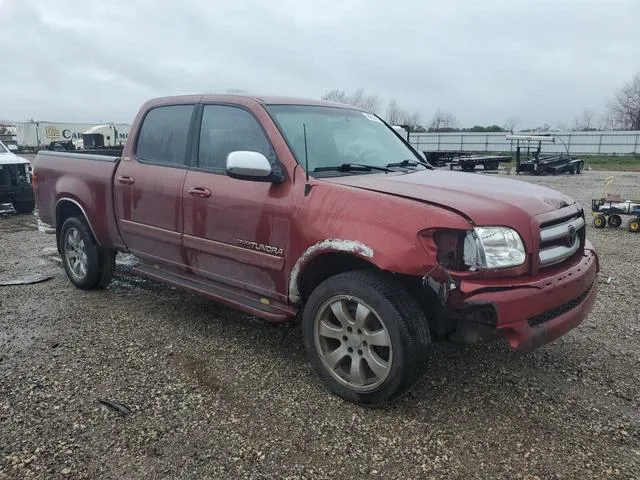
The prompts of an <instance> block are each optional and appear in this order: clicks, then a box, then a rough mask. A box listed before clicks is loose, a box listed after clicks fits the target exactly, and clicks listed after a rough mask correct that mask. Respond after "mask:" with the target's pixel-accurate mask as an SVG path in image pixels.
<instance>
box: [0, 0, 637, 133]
mask: <svg viewBox="0 0 640 480" xmlns="http://www.w3.org/2000/svg"><path fill="white" fill-rule="evenodd" d="M639 19H640V0H573V1H570V0H536V1H533V0H503V1H499V0H477V1H475V0H449V1H444V0H442V1H438V2H434V1H428V0H415V1H414V0H405V1H389V0H383V1H378V0H323V1H322V2H321V1H319V0H316V1H313V2H312V1H305V0H245V1H242V0H209V1H207V0H179V1H176V0H172V1H167V0H157V1H156V0H130V1H128V2H127V1H124V0H107V1H99V0H77V1H75V0H66V1H65V0H0V51H1V52H2V65H1V66H0V118H5V119H12V120H16V121H22V120H26V119H28V118H34V119H37V120H51V121H76V122H99V121H115V122H118V121H123V122H130V121H131V120H132V119H133V116H134V115H135V113H136V111H137V109H138V107H139V106H140V104H141V103H142V102H143V101H144V100H146V99H148V98H149V97H154V96H163V95H171V94H182V93H202V92H208V91H219V92H225V91H226V90H227V89H231V88H233V89H244V90H248V91H249V92H251V93H269V94H283V95H295V96H305V97H314V98H319V97H321V96H322V94H323V93H325V92H326V91H328V90H331V89H334V88H342V89H345V90H348V91H350V90H355V89H356V88H358V87H364V88H365V90H366V91H367V92H368V93H375V94H378V95H379V96H380V98H381V99H382V100H383V101H386V100H388V99H390V98H395V99H396V100H397V101H398V103H399V104H400V105H401V106H403V107H405V108H407V109H410V110H417V111H418V112H420V114H421V115H422V122H423V123H424V124H428V123H429V120H430V118H431V116H432V115H433V112H434V110H435V109H436V108H437V107H440V108H441V109H445V110H448V111H451V112H452V113H454V114H455V115H456V117H457V118H458V119H459V122H460V124H461V126H473V125H475V124H481V125H484V124H493V123H497V124H500V125H501V124H504V122H505V120H506V119H507V118H508V117H516V118H517V119H518V120H519V123H518V127H519V128H526V127H535V126H538V125H541V124H543V123H549V124H551V125H556V124H557V123H558V122H566V123H571V122H572V121H573V118H574V117H575V116H576V115H578V114H579V113H580V112H581V111H582V110H583V109H584V108H585V107H589V108H593V109H595V110H597V111H598V112H599V113H600V112H602V111H603V110H604V106H605V101H606V99H607V98H610V97H611V96H612V95H613V94H614V92H615V90H616V89H617V88H618V87H619V86H621V85H622V84H624V83H625V82H626V81H628V80H630V79H631V77H632V76H633V74H634V73H636V72H640V27H639V24H638V20H639Z"/></svg>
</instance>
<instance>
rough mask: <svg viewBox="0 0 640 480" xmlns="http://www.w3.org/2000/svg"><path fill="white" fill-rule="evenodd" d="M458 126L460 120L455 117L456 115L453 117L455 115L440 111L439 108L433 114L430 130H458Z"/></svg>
mask: <svg viewBox="0 0 640 480" xmlns="http://www.w3.org/2000/svg"><path fill="white" fill-rule="evenodd" d="M457 126H458V119H457V118H456V117H455V115H453V113H450V112H447V111H445V110H440V109H439V108H438V109H437V110H436V113H434V114H433V118H432V119H431V125H429V129H430V130H432V131H434V132H439V131H441V130H449V129H452V128H456V127H457Z"/></svg>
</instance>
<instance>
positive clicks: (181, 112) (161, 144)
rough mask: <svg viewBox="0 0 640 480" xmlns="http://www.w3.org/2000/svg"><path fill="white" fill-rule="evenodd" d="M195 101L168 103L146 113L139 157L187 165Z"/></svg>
mask: <svg viewBox="0 0 640 480" xmlns="http://www.w3.org/2000/svg"><path fill="white" fill-rule="evenodd" d="M193 108H194V106H193V105H168V106H166V107H156V108H154V109H152V110H150V111H149V112H148V113H147V115H146V116H145V117H144V120H143V122H142V127H141V128H140V133H139V135H138V143H137V144H136V157H138V158H139V159H140V160H142V161H145V162H151V163H162V164H166V165H184V164H185V158H186V152H187V137H188V135H189V126H190V124H191V115H192V113H193Z"/></svg>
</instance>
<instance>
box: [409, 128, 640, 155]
mask: <svg viewBox="0 0 640 480" xmlns="http://www.w3.org/2000/svg"><path fill="white" fill-rule="evenodd" d="M523 134H524V133H523ZM507 135H509V134H508V133H504V132H497V133H496V132H492V133H476V132H457V133H411V134H410V135H409V142H411V144H412V145H413V146H414V147H416V148H417V149H418V150H422V151H426V152H514V151H515V149H516V143H515V141H511V140H507V139H506V137H507ZM526 135H546V134H545V133H526ZM551 135H553V136H555V143H545V144H543V145H542V152H543V153H567V152H568V153H572V154H576V155H639V154H640V131H627V132H563V133H552V134H551Z"/></svg>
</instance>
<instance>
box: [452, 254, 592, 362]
mask: <svg viewBox="0 0 640 480" xmlns="http://www.w3.org/2000/svg"><path fill="white" fill-rule="evenodd" d="M599 270H600V267H599V262H598V256H597V254H596V252H595V250H594V249H593V246H592V245H591V243H590V242H589V241H587V242H586V244H585V250H584V253H583V255H582V257H580V258H579V259H577V260H573V262H572V263H570V264H568V265H567V264H563V265H562V266H560V267H556V268H554V269H553V271H551V272H550V273H546V274H541V275H538V276H536V277H533V278H531V277H529V278H528V279H527V280H526V281H524V282H521V283H514V284H511V285H509V286H500V287H496V286H495V284H492V283H491V281H490V280H487V281H485V283H484V284H483V283H482V282H478V281H466V282H465V281H462V282H461V283H460V286H459V287H460V289H459V290H460V293H461V294H462V296H463V305H464V306H463V308H462V311H463V312H464V311H467V312H472V311H478V310H479V309H480V310H482V311H483V315H482V316H481V317H480V318H482V319H483V320H482V324H481V325H479V327H481V328H482V329H483V330H484V331H485V332H487V331H488V332H489V333H490V334H491V335H489V336H501V337H506V338H507V340H508V342H509V344H510V345H511V346H512V347H513V348H515V349H518V350H524V351H531V350H534V349H536V348H538V347H540V346H542V345H544V344H546V343H549V342H551V341H553V340H555V339H556V338H558V337H560V336H561V335H564V334H565V333H567V332H568V331H569V330H571V329H573V328H575V327H576V326H578V325H579V324H580V323H582V321H583V320H584V319H585V318H586V317H587V315H588V314H589V312H590V311H591V309H592V308H593V304H594V302H595V298H596V294H597V285H598V282H597V275H598V272H599ZM465 292H467V293H465ZM487 312H489V315H487ZM467 318H473V319H475V318H477V316H467ZM487 319H489V320H488V321H487ZM471 321H472V322H473V321H476V320H471Z"/></svg>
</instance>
